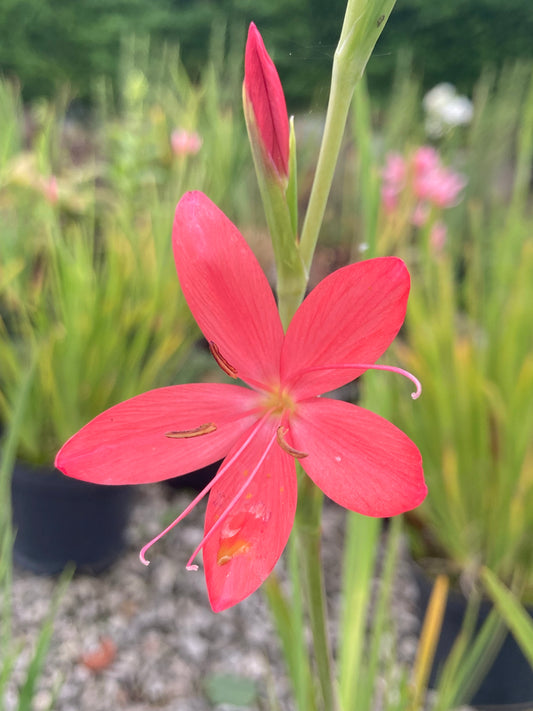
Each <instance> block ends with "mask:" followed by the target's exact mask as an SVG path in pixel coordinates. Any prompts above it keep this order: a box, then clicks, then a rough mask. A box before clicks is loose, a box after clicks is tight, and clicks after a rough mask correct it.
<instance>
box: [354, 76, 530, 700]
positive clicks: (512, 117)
mask: <svg viewBox="0 0 533 711" xmlns="http://www.w3.org/2000/svg"><path fill="white" fill-rule="evenodd" d="M510 77H512V78H513V82H512V84H511V83H510V82H509V81H508V80H509V78H510ZM404 91H406V89H405V87H404ZM407 93H412V87H407ZM366 100H367V99H366V97H365V95H364V94H360V95H359V96H358V97H357V101H358V103H357V104H356V106H359V107H363V108H364V107H365V106H366V103H365V102H366ZM532 102H533V84H532V83H531V71H530V68H529V69H528V68H527V67H525V66H521V65H517V66H515V67H514V68H509V69H507V70H506V71H505V72H504V73H503V75H502V76H501V78H500V79H499V80H497V79H495V78H494V77H490V76H483V77H482V78H481V80H480V82H479V84H478V86H477V88H476V91H475V92H474V102H473V116H472V123H471V125H470V126H469V127H461V128H459V129H456V130H454V131H452V130H450V132H449V133H448V134H447V135H443V136H442V138H441V139H440V140H439V141H437V142H435V143H434V144H433V145H427V144H426V145H424V146H418V147H416V144H415V145H413V138H414V139H415V140H416V139H417V138H418V139H420V137H421V136H422V138H423V134H421V132H420V131H418V133H416V132H415V133H414V136H413V137H411V139H410V141H411V142H409V136H408V135H404V136H403V142H402V140H401V139H400V136H399V135H398V134H397V135H396V137H397V143H396V144H394V143H393V144H392V146H391V145H390V144H389V145H388V148H389V149H391V148H392V149H393V150H392V151H391V152H390V153H388V155H384V156H383V155H382V157H381V163H379V162H378V161H377V160H376V155H375V154H372V153H371V152H370V151H367V152H366V154H364V156H363V157H364V158H365V160H366V162H363V161H361V164H360V170H359V175H360V178H361V180H362V181H363V188H362V189H363V191H366V193H367V195H369V196H370V198H369V199H368V200H367V201H366V212H365V213H364V216H365V218H366V219H365V222H364V226H365V227H366V230H367V231H366V234H365V238H366V239H365V241H366V243H367V244H368V245H369V248H370V253H371V254H386V253H388V252H389V250H391V249H392V250H394V251H395V253H398V254H401V255H402V256H404V258H405V259H406V261H407V263H408V264H409V265H410V267H411V271H412V274H413V275H416V277H415V278H414V281H413V289H412V292H411V298H410V302H409V308H408V311H407V317H406V324H405V329H404V331H403V333H402V338H401V339H397V341H396V342H395V346H394V350H395V353H396V354H397V356H398V358H399V360H400V362H402V364H403V365H404V366H405V367H408V368H410V369H412V370H413V371H414V372H416V373H417V375H420V376H421V379H422V382H423V383H424V397H423V398H421V399H420V401H419V402H417V405H416V407H410V406H408V405H406V403H405V401H404V398H403V392H401V391H398V389H397V387H396V385H395V384H393V383H391V384H390V386H389V385H388V384H384V385H383V384H380V383H379V382H378V381H377V379H376V378H374V377H373V374H371V373H370V374H368V375H367V376H366V383H365V385H366V388H367V389H369V391H370V392H371V393H372V394H373V395H374V397H375V399H376V401H378V402H380V403H381V408H383V409H384V411H385V412H386V413H387V414H388V415H389V416H392V417H394V419H395V421H398V422H401V423H402V427H403V428H405V430H406V431H407V432H408V433H410V434H411V436H415V435H416V436H417V442H419V443H420V448H421V452H422V456H423V460H424V470H425V474H426V477H427V481H428V490H429V493H428V497H427V499H426V500H425V502H424V504H423V505H422V506H421V507H419V508H418V509H417V510H416V511H414V512H410V513H408V514H407V520H408V522H409V524H410V525H409V529H410V541H411V549H412V551H413V553H414V555H415V558H416V559H417V560H418V561H419V562H420V563H422V565H423V567H424V569H426V570H430V571H431V572H432V573H433V574H437V573H441V574H442V573H445V574H446V575H448V576H449V577H450V578H451V580H452V581H453V582H454V584H455V586H456V587H458V588H459V589H460V590H461V591H462V592H463V594H464V595H465V596H466V598H468V599H470V601H471V607H472V609H474V608H475V606H476V605H478V604H479V602H480V600H481V599H482V598H483V596H488V597H493V596H494V593H495V591H497V585H496V584H494V581H495V580H496V579H497V578H499V579H500V580H502V581H504V582H505V583H506V584H507V585H508V586H509V587H510V588H511V589H512V590H513V591H514V592H515V595H516V596H517V597H518V599H521V600H522V601H523V602H524V603H525V604H528V603H530V602H531V599H532V598H531V594H532V580H533V578H532V573H533V567H532V566H533V547H532V546H531V540H530V532H531V527H532V525H533V518H532V516H533V507H532V502H533V499H532V496H533V487H532V481H531V432H532V431H533V419H532V418H533V410H532V405H531V403H532V399H533V398H532V395H533V380H532V377H531V376H532V370H531V367H532V358H533V341H532V338H531V328H530V323H531V314H530V308H529V304H530V303H531V298H532V294H531V278H530V277H531V273H532V268H533V265H532V257H531V252H532V248H533V244H532V240H531V235H532V234H533V232H532V223H531V213H530V206H529V200H530V177H531V158H532V145H531V133H532V126H533V124H532V120H533V114H532V110H533V103H532ZM409 105H410V104H409V102H407V103H406V106H409ZM412 115H413V114H411V116H412ZM415 115H416V114H415ZM400 122H401V121H400ZM354 126H355V131H356V135H357V136H358V137H359V136H361V135H365V131H368V130H369V124H368V123H367V124H366V126H362V125H361V118H359V123H358V122H354ZM426 140H427V139H426ZM450 166H451V167H450ZM381 411H382V410H381V409H380V412H381ZM495 576H496V577H495ZM502 599H503V598H502V597H501V596H500V597H499V598H498V600H499V601H501V600H502ZM473 617H474V619H475V614H474V615H473ZM525 619H527V617H526V618H525ZM465 624H466V627H465V630H464V632H465V634H466V629H467V628H468V627H469V626H470V627H469V628H470V633H471V632H472V630H473V626H471V623H470V622H468V623H465ZM514 629H516V624H515V626H514ZM486 630H487V637H486V649H485V652H484V655H483V656H485V662H484V663H483V665H484V666H485V669H487V668H488V666H490V659H491V658H493V657H494V655H495V653H496V651H497V648H498V640H499V642H500V643H501V640H502V639H503V629H501V628H500V630H498V626H497V625H495V626H494V628H493V630H492V632H490V633H489V628H488V627H487V628H486ZM460 644H461V643H459V646H460ZM521 644H522V646H523V648H524V654H525V655H526V658H530V652H528V651H527V644H524V640H523V639H522V641H521ZM456 651H457V652H458V649H457V650H456ZM528 655H529V656H528ZM452 666H453V665H452ZM460 668H461V665H460V664H459V665H457V666H456V678H457V674H460V671H459V670H460ZM482 675H483V672H480V673H478V675H477V681H478V682H479V681H480V680H481V678H482ZM443 678H444V679H445V680H446V682H445V683H448V682H449V679H450V675H449V674H448V675H446V674H445V673H443ZM473 690H474V684H472V685H471V689H470V693H471V692H472V691H473ZM459 700H460V697H459V698H457V699H456V701H459ZM513 700H516V701H518V700H519V699H513ZM520 700H523V699H520ZM488 701H489V700H487V703H488Z"/></svg>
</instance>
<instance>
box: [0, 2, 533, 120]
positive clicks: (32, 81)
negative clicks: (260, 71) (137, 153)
mask: <svg viewBox="0 0 533 711" xmlns="http://www.w3.org/2000/svg"><path fill="white" fill-rule="evenodd" d="M345 4H346V3H345V0H330V2H328V3H323V2H321V1H320V0H283V2H282V0H261V1H260V2H258V1H257V0H151V1H150V2H147V1H145V0H77V2H75V3H73V2H72V1H71V0H0V37H1V42H0V71H2V73H3V74H5V75H8V76H17V77H19V79H20V81H21V83H22V86H23V92H24V96H25V98H26V99H28V98H34V97H36V96H42V95H45V96H51V95H52V94H53V93H54V92H55V90H56V89H57V87H58V86H62V85H64V84H65V83H66V82H68V83H70V85H71V87H72V89H73V90H74V91H75V92H76V94H78V95H79V96H81V97H83V98H87V97H89V96H91V95H92V94H91V83H92V80H93V79H94V78H95V77H100V76H108V77H112V78H113V79H114V80H115V81H116V80H117V77H118V74H117V48H118V45H119V43H120V41H121V39H122V38H124V37H125V36H130V35H132V34H137V35H151V36H152V37H154V38H155V39H156V40H157V41H158V42H159V41H168V42H169V43H171V44H179V46H180V48H181V53H182V57H183V60H184V62H185V66H186V67H187V69H188V71H189V72H190V73H191V75H192V77H193V78H194V77H195V76H196V75H197V74H198V73H199V72H200V71H201V68H202V67H203V65H204V64H205V61H206V57H207V56H208V53H209V43H210V41H211V40H210V36H211V30H212V28H213V27H216V28H222V29H223V28H228V32H227V33H226V37H225V42H226V45H227V46H226V50H227V49H228V48H229V47H232V46H233V47H234V46H235V45H238V46H239V50H242V47H243V44H244V37H245V32H246V27H247V25H248V23H249V22H250V21H251V20H253V21H254V22H255V23H256V24H257V25H258V27H259V28H260V30H261V32H262V34H263V36H264V39H265V42H266V43H267V46H268V48H269V51H270V52H271V54H272V57H273V59H274V61H275V62H276V64H277V66H278V69H279V72H280V75H281V78H282V81H283V83H284V87H285V90H286V93H287V97H288V101H289V106H290V108H291V110H295V109H297V108H300V107H301V106H305V105H308V104H309V103H310V102H316V103H317V104H319V105H324V104H325V102H326V97H327V87H328V82H329V73H330V69H331V61H332V57H333V53H334V51H335V46H336V43H337V40H338V37H339V34H340V28H341V22H342V15H343V11H344V7H345ZM531 36H533V5H532V4H531V3H528V2H527V1H526V0H506V2H505V3H501V2H498V1H497V0H471V1H470V2H468V3H465V2H464V1H462V0H449V1H448V2H446V3H431V2H428V0H398V3H397V5H396V8H395V10H394V11H393V13H392V16H391V18H390V20H389V22H388V24H387V27H386V28H385V30H384V32H383V35H382V37H381V39H380V41H379V43H378V46H377V50H376V52H375V53H374V56H373V58H372V60H371V62H370V65H369V74H368V76H369V83H370V86H371V87H373V88H374V89H376V90H378V91H380V92H381V91H383V90H384V89H385V88H388V86H389V85H390V78H391V76H392V73H393V69H394V66H395V64H396V61H397V58H398V54H399V52H400V51H401V50H403V49H405V48H408V49H409V50H410V51H411V52H412V55H413V63H414V68H415V70H416V71H417V72H418V73H420V74H421V75H423V81H424V84H425V85H426V86H430V85H433V84H436V83H437V82H439V81H451V82H452V83H454V84H456V85H457V86H458V87H459V88H460V89H462V90H468V89H469V88H471V87H472V85H473V83H474V82H475V80H476V79H477V77H478V76H479V74H480V72H481V69H482V68H484V67H486V66H487V64H494V65H495V66H496V67H499V66H501V65H502V64H503V63H504V62H505V61H506V60H509V59H515V58H520V57H521V58H531V57H532V56H533V44H532V43H531V41H530V38H531Z"/></svg>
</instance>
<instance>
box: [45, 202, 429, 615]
mask: <svg viewBox="0 0 533 711" xmlns="http://www.w3.org/2000/svg"><path fill="white" fill-rule="evenodd" d="M173 247H174V256H175V261H176V267H177V272H178V277H179V280H180V283H181V287H182V289H183V293H184V295H185V298H186V299H187V302H188V304H189V307H190V309H191V311H192V313H193V315H194V317H195V319H196V321H197V322H198V325H199V326H200V328H201V329H202V331H203V333H204V335H205V337H206V339H207V341H208V342H209V344H210V348H211V352H212V354H213V356H214V358H215V360H216V361H217V363H218V364H219V365H220V367H221V368H222V370H224V371H225V372H226V373H227V374H228V375H229V376H231V377H232V378H240V379H241V380H242V381H243V382H244V383H245V384H246V385H247V386H248V387H243V386H239V385H233V384H229V383H227V384H226V383H216V384H215V383H213V384H209V383H196V384H186V385H176V386H170V387H165V388H161V389H158V390H152V391H150V392H147V393H144V394H143V395H138V396H136V397H134V398H132V399H130V400H127V401H126V402H123V403H120V404H118V405H116V406H114V407H112V408H111V409H109V410H107V411H106V412H104V413H102V414H101V415H99V416H98V417H96V418H95V419H94V420H93V421H92V422H90V423H89V424H88V425H86V426H85V427H84V428H82V429H81V430H80V431H79V432H78V433H77V434H76V435H74V436H73V437H72V438H71V439H70V440H69V441H68V442H67V443H66V444H65V445H64V446H63V448H62V449H61V451H60V452H59V454H58V456H57V459H56V466H57V467H58V468H59V469H61V470H62V471H63V472H64V473H65V474H67V475H69V476H72V477H76V478H78V479H83V480H85V481H92V482H97V483H100V484H140V483H148V482H154V481H160V480H163V479H167V478H170V477H175V476H177V475H180V474H185V473H187V472H190V471H192V470H194V469H198V468H200V467H202V466H205V465H207V464H209V463H212V462H215V461H217V460H219V459H224V461H223V463H222V465H221V466H220V469H219V470H218V472H217V474H216V476H215V477H214V479H213V480H212V481H211V482H210V483H209V485H208V486H207V487H206V488H205V489H204V491H203V492H201V493H200V494H199V495H198V496H197V497H196V498H195V499H194V500H193V501H192V502H191V504H190V505H189V506H188V507H187V508H186V509H185V511H184V512H183V513H182V514H181V515H180V516H179V517H178V518H177V519H176V521H174V522H173V523H172V524H171V525H170V526H169V527H168V528H167V529H166V530H165V531H163V533H161V534H160V535H159V536H157V537H156V538H155V539H154V540H153V541H151V542H150V543H149V544H148V545H147V546H145V547H144V548H143V550H142V551H141V559H142V560H143V562H146V560H145V552H146V550H147V548H148V547H149V546H150V545H152V544H153V543H154V542H155V541H156V540H158V539H159V538H160V537H161V536H162V535H163V534H164V533H166V532H167V531H168V530H169V529H170V528H172V527H173V526H174V525H175V524H176V523H177V522H178V521H180V520H181V519H182V518H183V516H185V515H186V514H187V513H188V512H189V511H190V509H191V508H192V507H193V506H194V505H195V504H196V503H197V502H198V501H199V500H200V499H201V498H202V496H204V495H205V494H206V493H207V492H208V491H209V492H210V495H209V500H208V503H207V511H206V516H205V531H204V537H203V539H202V540H201V541H200V543H199V545H198V547H197V548H196V550H195V551H194V553H193V554H192V556H191V558H190V560H189V563H188V567H189V568H191V569H195V568H196V567H197V566H195V565H194V564H193V560H194V558H195V557H196V555H197V554H198V553H199V551H200V550H203V562H204V568H205V575H206V581H207V588H208V594H209V599H210V602H211V606H212V607H213V609H214V610H215V611H219V610H223V609H225V608H227V607H229V606H231V605H234V604H235V603H237V602H239V601H241V600H242V599H243V598H245V597H247V596H248V595H250V594H251V593H252V592H253V591H254V590H256V589H257V588H258V587H259V585H261V583H262V582H263V581H264V580H265V578H266V577H267V576H268V575H269V573H270V572H271V570H272V568H273V567H274V565H275V563H276V561H277V560H278V558H279V557H280V555H281V553H282V551H283V548H284V547H285V544H286V542H287V539H288V537H289V533H290V531H291V528H292V524H293V519H294V514H295V509H296V496H297V477H296V466H295V460H296V459H298V460H299V461H300V462H301V466H302V467H303V469H304V470H305V472H306V473H307V475H308V476H309V477H311V479H312V480H313V481H314V482H315V484H316V485H317V486H319V487H320V488H321V489H322V491H323V492H324V493H325V494H326V495H327V496H328V497H330V498H331V499H333V500H334V501H336V502H337V503H338V504H340V505H341V506H344V507H346V508H348V509H350V510H353V511H358V512H360V513H362V514H366V515H369V516H393V515H395V514H399V513H402V512H403V511H406V510H408V509H411V508H413V507H415V506H417V505H418V504H420V502H421V501H422V500H423V498H424V497H425V494H426V486H425V484H424V479H423V473H422V462H421V457H420V453H419V451H418V449H417V448H416V446H415V445H414V444H413V442H412V441H411V440H410V439H409V438H408V437H407V436H406V435H405V434H404V433H403V432H401V431H400V430H398V429H397V428H396V427H395V426H394V425H392V424H391V423H389V422H388V421H387V420H384V419H382V418H381V417H379V416H378V415H375V414H373V413H372V412H369V411H368V410H365V409H363V408H361V407H357V406H355V405H352V404H350V403H346V402H342V401H338V400H335V399H331V398H327V397H320V396H321V395H322V394H323V393H325V392H328V391H331V390H334V389H336V388H338V387H340V386H342V385H344V384H345V383H347V382H349V381H350V380H352V379H354V378H356V377H358V376H359V375H361V374H362V373H363V372H364V371H365V370H367V369H368V368H376V369H383V370H392V371H395V372H399V373H402V374H404V375H408V377H410V378H411V379H412V380H413V381H414V382H415V384H416V386H417V392H416V393H415V395H418V393H419V390H420V386H419V383H418V381H416V379H415V378H414V376H411V375H409V374H407V373H406V372H405V371H402V370H400V369H397V368H393V367H389V366H385V365H374V363H375V361H376V359H378V358H379V357H380V356H381V355H382V354H383V352H384V351H385V350H386V349H387V348H388V346H389V344H390V343H391V341H392V340H393V339H394V337H395V336H396V334H397V333H398V330H399V329H400V326H401V325H402V323H403V320H404V316H405V310H406V304H407V297H408V292H409V274H408V272H407V269H406V267H405V265H404V263H403V262H402V261H401V260H400V259H396V258H393V257H384V258H379V259H371V260H368V261H364V262H359V263H357V264H352V265H350V266H347V267H344V268H342V269H339V270H338V271H336V272H334V273H333V274H330V275H329V276H328V277H326V278H325V279H324V280H323V281H322V282H320V283H319V284H318V286H317V287H315V289H314V290H313V291H312V292H311V293H310V294H309V296H308V297H307V298H306V299H305V300H304V302H303V303H302V304H301V306H300V308H299V309H298V310H297V312H296V314H295V316H294V318H293V320H292V321H291V323H290V325H289V327H288V330H287V332H286V333H284V332H283V328H282V325H281V321H280V318H279V314H278V310H277V307H276V302H275V300H274V296H273V294H272V290H271V288H270V286H269V283H268V281H267V279H266V277H265V275H264V273H263V272H262V270H261V268H260V266H259V264H258V262H257V260H256V258H255V256H254V254H253V253H252V251H251V249H250V248H249V247H248V245H247V244H246V242H245V240H244V238H243V237H242V236H241V234H240V233H239V231H238V230H237V228H236V227H235V226H234V225H233V224H232V223H231V222H230V220H228V218H227V217H225V215H224V214H223V213H222V212H221V211H220V210H219V209H218V208H217V207H216V206H215V205H214V204H213V203H212V202H211V201H210V200H209V199H208V198H207V197H206V196H205V195H203V194H202V193H188V194H186V195H185V196H184V197H183V198H182V200H181V201H180V203H179V204H178V207H177V209H176V216H175V220H174V228H173Z"/></svg>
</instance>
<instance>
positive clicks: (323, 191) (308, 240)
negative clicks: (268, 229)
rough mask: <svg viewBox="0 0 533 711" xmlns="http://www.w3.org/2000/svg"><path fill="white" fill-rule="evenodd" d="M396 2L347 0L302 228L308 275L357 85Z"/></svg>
mask: <svg viewBox="0 0 533 711" xmlns="http://www.w3.org/2000/svg"><path fill="white" fill-rule="evenodd" d="M394 3H395V0H376V1H375V2H374V1H373V0H348V5H347V7H346V13H345V16H344V23H343V26H342V31H341V36H340V39H339V43H338V45H337V49H336V51H335V56H334V58H333V70H332V75H331V88H330V94H329V101H328V108H327V113H326V123H325V126H324V134H323V137H322V143H321V146H320V152H319V156H318V162H317V167H316V172H315V177H314V180H313V186H312V188H311V195H310V197H309V205H308V208H307V212H306V215H305V220H304V224H303V227H302V234H301V241H300V255H301V258H302V262H303V265H304V268H305V269H306V270H307V271H309V269H310V267H311V262H312V260H313V255H314V252H315V247H316V243H317V240H318V235H319V232H320V227H321V225H322V221H323V219H324V212H325V210H326V204H327V201H328V196H329V192H330V189H331V184H332V181H333V174H334V172H335V167H336V165H337V160H338V157H339V152H340V149H341V145H342V139H343V135H344V129H345V126H346V121H347V118H348V111H349V109H350V105H351V102H352V97H353V92H354V90H355V86H356V84H357V82H358V81H359V80H360V78H361V77H362V75H363V72H364V69H365V67H366V64H367V62H368V60H369V58H370V55H371V53H372V50H373V49H374V46H375V44H376V42H377V41H378V38H379V36H380V34H381V32H382V30H383V28H384V27H385V24H386V21H387V19H388V17H389V15H390V13H391V11H392V8H393V7H394Z"/></svg>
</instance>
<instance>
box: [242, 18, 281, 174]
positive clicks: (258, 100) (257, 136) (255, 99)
mask: <svg viewBox="0 0 533 711" xmlns="http://www.w3.org/2000/svg"><path fill="white" fill-rule="evenodd" d="M244 104H245V106H244V113H245V117H246V121H247V123H248V129H249V132H250V135H251V138H252V141H254V140H258V142H259V143H260V146H261V149H262V153H263V155H264V157H265V158H266V160H267V161H268V162H269V163H270V164H271V165H273V167H274V168H275V170H276V171H277V173H278V174H279V175H280V176H281V177H283V178H287V177H288V174H289V119H288V114H287V105H286V103H285V95H284V93H283V88H282V86H281V81H280V79H279V75H278V72H277V70H276V67H275V65H274V62H273V61H272V59H271V58H270V56H269V54H268V52H267V50H266V48H265V44H264V42H263V38H262V37H261V34H260V32H259V30H258V29H257V27H256V26H255V24H254V23H253V22H252V23H250V27H249V28H248V39H247V42H246V51H245V55H244ZM249 111H251V114H252V116H250V115H249ZM253 124H255V125H253Z"/></svg>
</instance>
